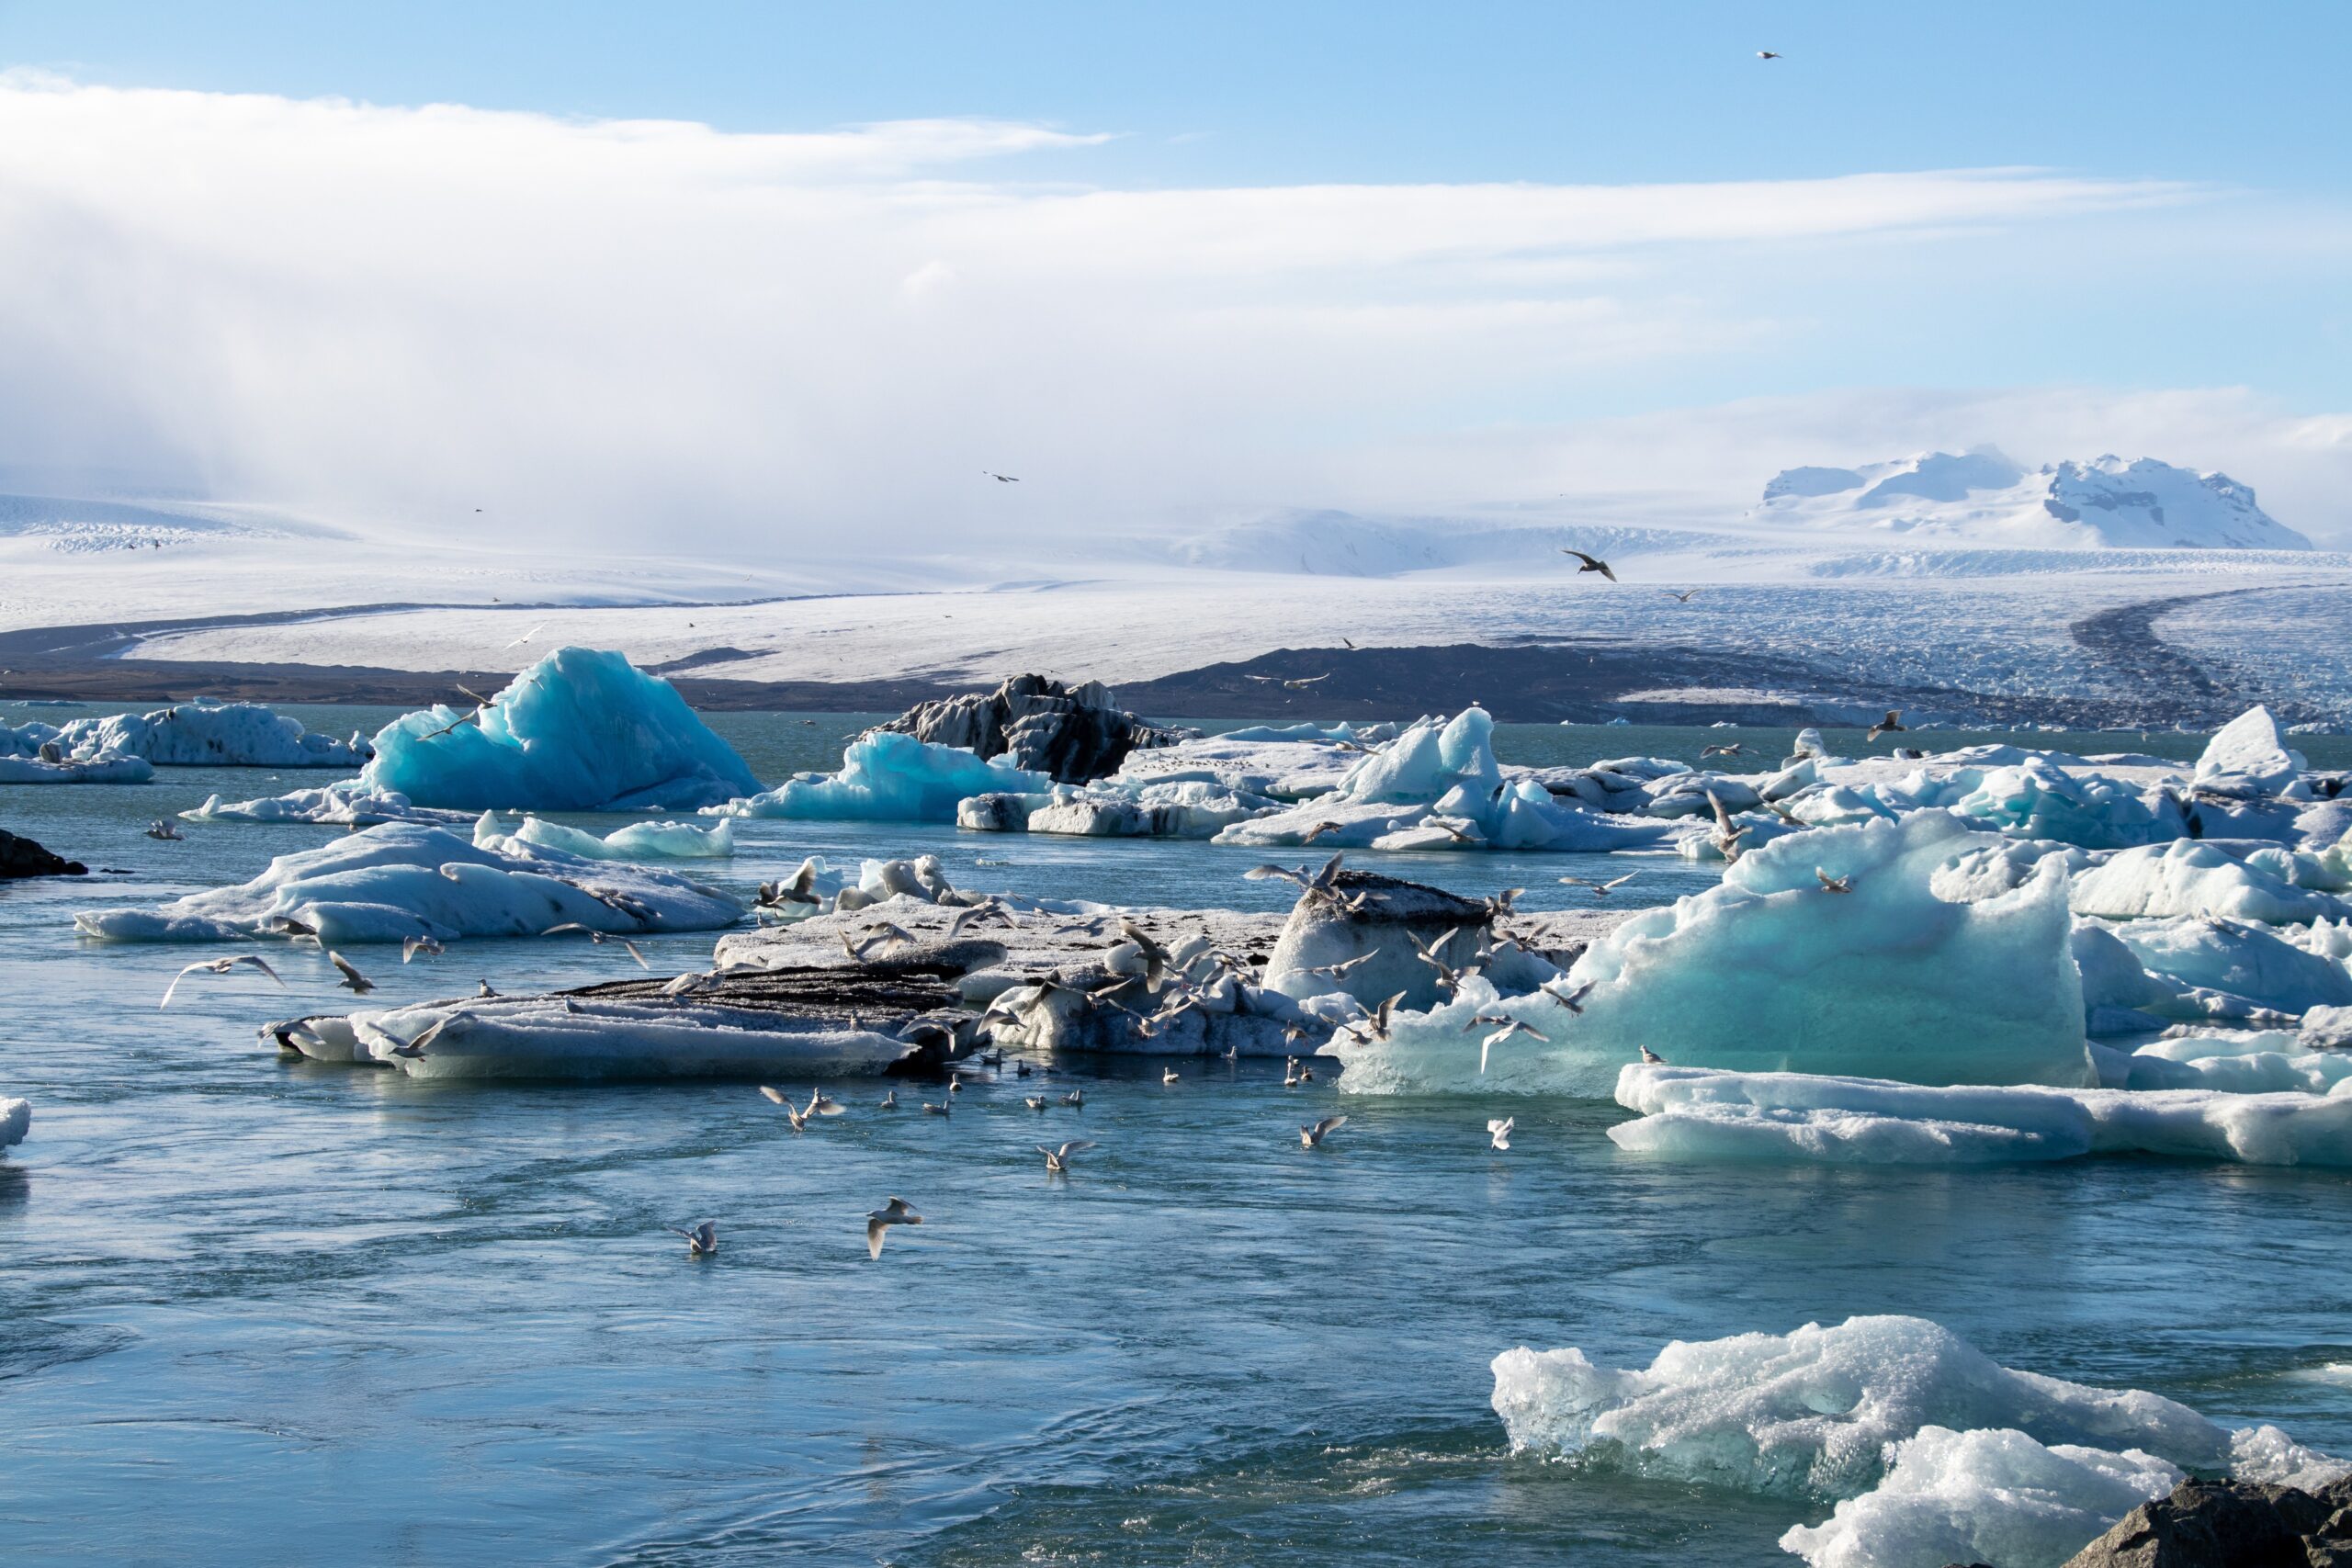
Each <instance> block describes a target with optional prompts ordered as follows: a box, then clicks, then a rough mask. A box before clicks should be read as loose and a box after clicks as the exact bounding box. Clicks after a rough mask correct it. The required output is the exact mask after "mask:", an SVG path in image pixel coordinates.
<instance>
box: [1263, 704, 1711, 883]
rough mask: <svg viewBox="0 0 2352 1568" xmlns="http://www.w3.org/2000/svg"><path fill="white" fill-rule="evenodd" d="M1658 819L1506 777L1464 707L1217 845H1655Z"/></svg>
mask: <svg viewBox="0 0 2352 1568" xmlns="http://www.w3.org/2000/svg"><path fill="white" fill-rule="evenodd" d="M1670 830H1671V829H1668V827H1667V825H1666V824H1664V823H1662V822H1628V821H1623V820H1620V819H1616V818H1611V817H1610V816H1608V815H1605V814H1604V813H1601V812H1598V811H1593V810H1590V809H1588V808H1587V807H1584V806H1582V805H1580V804H1578V805H1569V804H1566V803H1564V802H1563V801H1562V800H1561V799H1559V798H1558V797H1557V796H1555V795H1553V794H1552V792H1551V791H1549V790H1547V789H1545V788H1544V786H1543V784H1539V783H1537V782H1536V781H1535V780H1534V779H1532V778H1530V777H1527V776H1524V775H1521V776H1519V777H1517V778H1514V779H1511V780H1506V779H1505V778H1504V776H1503V773H1502V769H1501V768H1500V766H1499V765H1498V764H1497V762H1496V761H1495V750H1494V720H1493V719H1492V718H1490V717H1489V716H1487V712H1486V710H1485V709H1483V708H1475V707H1474V708H1465V709H1464V710H1463V711H1462V712H1461V713H1460V714H1458V715H1456V716H1454V717H1453V719H1452V720H1451V721H1450V722H1447V723H1444V724H1442V725H1441V724H1440V723H1439V722H1438V721H1437V720H1436V719H1423V720H1421V721H1420V722H1419V723H1418V724H1415V725H1414V726H1413V727H1412V728H1409V729H1408V730H1406V731H1405V732H1404V733H1403V734H1402V735H1399V736H1398V737H1397V739H1395V740H1393V741H1391V742H1389V743H1388V745H1386V746H1385V747H1384V748H1382V749H1381V750H1378V751H1375V752H1373V753H1371V754H1369V755H1367V756H1364V757H1363V758H1361V759H1359V760H1358V761H1356V763H1355V765H1354V766H1353V767H1351V769H1349V771H1348V773H1346V775H1345V776H1344V777H1342V778H1341V779H1340V782H1339V784H1337V785H1336V786H1335V787H1334V788H1333V789H1332V790H1331V791H1330V792H1329V794H1326V795H1319V796H1317V797H1316V798H1314V799H1312V800H1309V801H1307V802H1306V803H1305V804H1303V805H1300V806H1297V807H1294V808H1292V809H1291V810H1288V811H1284V812H1281V813H1279V814H1276V815H1273V816H1268V817H1260V818H1253V819H1252V820H1250V821H1247V822H1238V823H1236V824H1234V825H1233V826H1232V827H1230V828H1227V829H1225V830H1224V831H1223V832H1221V833H1219V834H1218V835H1217V837H1216V841H1217V842H1218V843H1221V844H1250V845H1257V846H1263V847H1274V846H1289V845H1301V844H1306V843H1309V842H1312V843H1315V844H1317V845H1319V846H1322V847H1324V848H1327V849H1346V848H1371V849H1378V850H1437V851H1447V850H1464V849H1550V850H1563V851H1586V852H1590V851H1603V850H1624V849H1637V848H1645V847H1648V846H1651V845H1656V844H1659V843H1662V842H1663V841H1664V840H1666V838H1667V837H1668V833H1669V832H1670Z"/></svg>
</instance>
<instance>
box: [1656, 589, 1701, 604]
mask: <svg viewBox="0 0 2352 1568" xmlns="http://www.w3.org/2000/svg"><path fill="white" fill-rule="evenodd" d="M1658 592H1661V593H1663V594H1665V595H1666V596H1667V597H1668V598H1669V599H1671V600H1673V601H1674V602H1675V603H1676V604H1689V603H1691V600H1693V599H1696V598H1697V597H1698V596H1699V591H1698V590H1697V589H1695V588H1686V589H1684V590H1683V591H1682V592H1679V593H1677V592H1675V591H1674V590H1673V589H1671V588H1661V589H1659V590H1658Z"/></svg>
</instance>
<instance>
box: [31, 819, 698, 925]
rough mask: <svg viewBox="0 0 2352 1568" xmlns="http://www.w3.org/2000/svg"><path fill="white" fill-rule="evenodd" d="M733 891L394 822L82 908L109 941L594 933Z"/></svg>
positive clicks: (688, 911)
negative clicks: (212, 878)
mask: <svg viewBox="0 0 2352 1568" xmlns="http://www.w3.org/2000/svg"><path fill="white" fill-rule="evenodd" d="M742 915H743V905H742V904H741V902H740V901H739V900H737V899H736V898H735V897H733V896H732V895H730V894H728V893H725V892H722V891H720V890H718V889H717V888H714V887H708V886H704V885H703V884H701V883H697V882H694V881H691V880H689V879H687V878H686V877H684V876H681V875H679V874H676V873H675V872H669V871H660V870H655V869H652V868H649V867H645V866H637V865H629V864H626V863H618V862H613V861H603V860H586V859H582V857H580V856H577V855H571V854H566V853H564V852H561V851H560V850H552V849H546V848H542V847H539V846H536V845H528V844H522V845H516V846H515V847H514V848H513V849H512V850H507V851H501V850H489V849H483V848H480V847H478V846H477V845H475V844H474V842H473V841H472V840H470V839H469V838H468V837H466V836H465V835H464V834H462V833H458V832H455V831H452V830H451V829H447V828H439V827H432V826H426V825H423V824H417V823H403V822H394V823H386V824H383V825H381V826H379V827H374V828H368V829H361V830H360V831H358V832H356V833H352V834H350V835H348V836H346V837H345V838H341V839H337V840H334V842H332V843H328V844H322V845H321V846H319V847H318V848H316V849H310V850H303V851H300V852H297V853H294V854H288V855H280V856H278V857H277V859H275V860H273V861H271V862H270V863H269V867H268V869H267V870H266V871H264V872H263V873H262V874H260V875H259V876H256V877H254V879H253V880H252V881H250V882H246V883H243V884H241V885H238V886H229V887H215V888H209V889H207V890H206V891H204V892H201V893H192V894H190V895H188V896H187V897H184V898H177V899H175V900H173V901H172V902H170V903H168V904H164V905H162V906H161V907H159V908H153V909H99V910H85V911H83V912H82V913H79V914H77V915H75V916H74V927H75V929H76V930H78V931H81V932H82V933H83V934H84V935H86V936H93V937H97V938H100V939H102V940H105V941H109V942H233V941H243V940H247V939H250V938H253V937H256V936H268V935H274V934H282V929H283V928H282V927H279V926H278V922H279V921H280V920H281V919H294V920H298V921H300V922H301V923H302V924H304V925H306V926H309V927H310V928H311V929H312V930H314V931H317V932H318V935H319V938H320V940H321V941H322V942H326V943H327V944H329V945H331V946H334V945H350V944H353V943H357V942H401V941H404V940H405V939H407V938H409V937H412V936H432V937H437V938H440V939H442V940H444V941H449V940H454V939H457V938H460V937H486V936H536V935H538V934H539V933H541V932H543V931H547V930H548V928H549V927H550V926H557V925H563V924H566V923H569V922H573V921H577V922H578V923H580V924H582V925H584V926H588V927H590V928H592V929H594V930H596V931H610V932H616V933H619V934H624V935H636V934H639V933H643V932H650V931H716V930H718V929H719V928H721V927H724V926H729V925H732V924H733V923H734V922H735V921H736V920H738V919H741V918H742Z"/></svg>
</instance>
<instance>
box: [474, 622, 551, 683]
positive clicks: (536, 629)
mask: <svg viewBox="0 0 2352 1568" xmlns="http://www.w3.org/2000/svg"><path fill="white" fill-rule="evenodd" d="M547 629H548V626H547V623H546V622H545V621H541V622H540V623H539V624H538V625H537V626H533V627H532V628H531V629H530V630H529V631H526V632H525V633H524V634H523V635H522V636H521V637H516V638H515V640H514V641H513V642H510V643H508V644H507V645H506V646H507V647H508V648H520V647H522V646H523V645H524V644H525V643H526V642H528V641H530V640H531V639H532V638H533V637H537V636H538V635H539V634H540V633H541V632H543V631H545V630H547ZM459 689H460V690H463V688H462V687H461V688H459Z"/></svg>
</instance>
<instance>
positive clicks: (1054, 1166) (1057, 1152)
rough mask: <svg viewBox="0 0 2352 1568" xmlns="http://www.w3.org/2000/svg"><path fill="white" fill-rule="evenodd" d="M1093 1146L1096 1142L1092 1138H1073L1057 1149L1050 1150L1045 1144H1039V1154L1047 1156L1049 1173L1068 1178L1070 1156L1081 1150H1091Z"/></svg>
mask: <svg viewBox="0 0 2352 1568" xmlns="http://www.w3.org/2000/svg"><path fill="white" fill-rule="evenodd" d="M1093 1146H1094V1141H1093V1140H1092V1139H1091V1138H1072V1139H1071V1140H1070V1141H1069V1143H1067V1144H1064V1145H1062V1146H1061V1147H1060V1148H1057V1149H1055V1148H1048V1147H1046V1145H1044V1144H1039V1145H1037V1152H1038V1153H1039V1154H1041V1155H1044V1156H1046V1170H1047V1171H1048V1172H1050V1173H1051V1174H1053V1175H1055V1176H1067V1175H1069V1156H1072V1155H1074V1154H1076V1153H1078V1152H1079V1151H1080V1149H1091V1148H1092V1147H1093Z"/></svg>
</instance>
